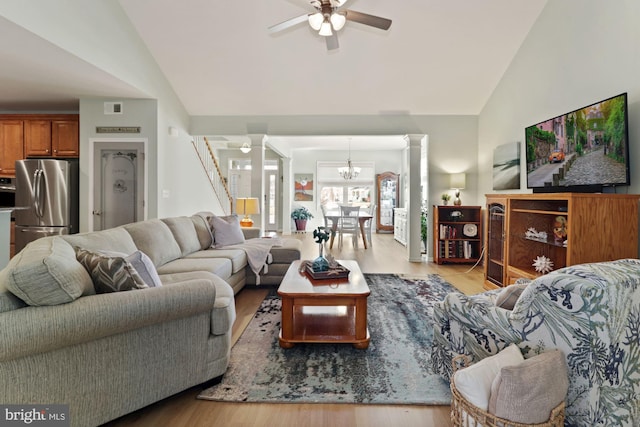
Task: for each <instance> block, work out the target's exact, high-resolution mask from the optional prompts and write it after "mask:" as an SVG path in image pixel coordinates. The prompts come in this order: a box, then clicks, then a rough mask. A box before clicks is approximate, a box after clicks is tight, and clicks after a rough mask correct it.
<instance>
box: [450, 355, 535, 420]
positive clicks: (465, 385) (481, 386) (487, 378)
mask: <svg viewBox="0 0 640 427" xmlns="http://www.w3.org/2000/svg"><path fill="white" fill-rule="evenodd" d="M523 361H524V357H522V353H520V349H519V348H518V346H517V345H515V344H511V345H510V346H509V347H507V348H505V349H504V350H502V351H501V352H499V353H498V354H495V355H493V356H489V357H486V358H484V359H482V360H480V361H479V362H478V363H475V364H473V365H471V366H469V367H466V368H464V369H460V370H459V371H457V372H456V373H455V374H454V375H453V381H454V382H455V385H456V388H457V389H458V391H459V392H460V394H461V395H462V397H464V398H465V399H466V400H467V401H468V402H469V403H471V404H472V405H475V406H477V407H478V408H480V409H482V410H483V411H486V410H487V409H488V407H489V398H490V395H491V384H492V383H493V380H494V379H495V378H496V376H497V375H498V373H499V372H500V370H501V369H502V368H503V367H505V366H511V365H518V364H520V363H522V362H523Z"/></svg>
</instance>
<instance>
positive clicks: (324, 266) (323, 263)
mask: <svg viewBox="0 0 640 427" xmlns="http://www.w3.org/2000/svg"><path fill="white" fill-rule="evenodd" d="M318 246H319V247H320V256H318V258H316V259H314V260H313V264H312V268H313V271H314V272H315V273H320V272H323V271H329V261H327V259H326V258H325V257H324V255H323V251H324V245H323V244H322V243H320V244H319V245H318Z"/></svg>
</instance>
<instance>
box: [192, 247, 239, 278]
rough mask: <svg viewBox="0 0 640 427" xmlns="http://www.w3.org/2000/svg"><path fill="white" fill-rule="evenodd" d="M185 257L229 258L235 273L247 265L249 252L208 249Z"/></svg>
mask: <svg viewBox="0 0 640 427" xmlns="http://www.w3.org/2000/svg"><path fill="white" fill-rule="evenodd" d="M185 258H204V259H206V258H227V259H229V260H231V265H232V272H233V273H237V272H238V271H240V270H242V269H243V268H245V267H246V266H247V253H246V252H245V251H243V250H242V249H207V250H204V251H197V252H194V253H192V254H189V255H187V256H186V257H185Z"/></svg>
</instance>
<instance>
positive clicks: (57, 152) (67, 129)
mask: <svg viewBox="0 0 640 427" xmlns="http://www.w3.org/2000/svg"><path fill="white" fill-rule="evenodd" d="M79 138H80V134H79V123H78V120H53V121H52V122H51V149H52V151H53V156H54V157H78V156H79V155H80V148H79V147H80V140H79Z"/></svg>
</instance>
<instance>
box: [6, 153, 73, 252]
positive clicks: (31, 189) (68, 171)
mask: <svg viewBox="0 0 640 427" xmlns="http://www.w3.org/2000/svg"><path fill="white" fill-rule="evenodd" d="M78 172H79V169H78V162H77V160H58V159H27V160H18V161H16V210H15V221H16V237H15V245H16V253H18V251H20V250H21V249H22V248H24V247H25V246H26V245H27V243H29V242H31V241H33V240H36V239H39V238H41V237H45V236H52V235H59V234H73V233H77V232H78V228H79V224H78V209H79V207H78V197H79V194H78Z"/></svg>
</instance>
